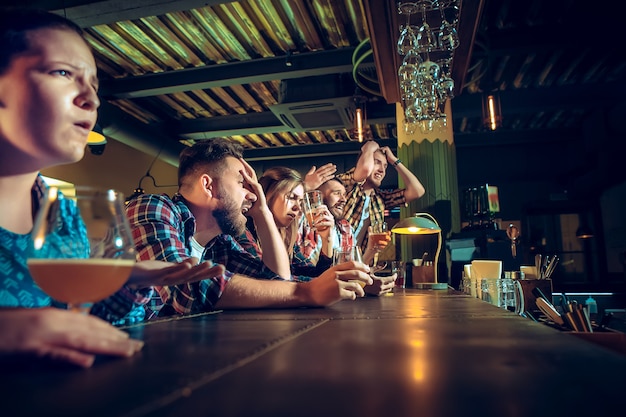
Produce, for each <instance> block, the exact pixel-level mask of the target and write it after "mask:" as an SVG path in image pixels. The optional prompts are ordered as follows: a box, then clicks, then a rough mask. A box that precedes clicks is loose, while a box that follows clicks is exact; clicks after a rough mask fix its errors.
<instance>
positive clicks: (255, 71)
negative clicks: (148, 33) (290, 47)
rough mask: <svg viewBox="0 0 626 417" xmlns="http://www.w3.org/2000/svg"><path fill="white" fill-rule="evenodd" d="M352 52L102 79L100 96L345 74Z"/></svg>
mask: <svg viewBox="0 0 626 417" xmlns="http://www.w3.org/2000/svg"><path fill="white" fill-rule="evenodd" d="M354 49H355V48H353V47H349V48H341V49H335V50H331V51H321V52H309V53H303V54H295V55H292V56H291V62H292V65H291V66H290V67H288V66H287V65H285V62H286V61H285V57H275V58H263V59H256V60H250V61H245V62H233V63H229V64H220V65H210V66H207V67H201V68H188V69H182V70H176V71H168V72H163V73H160V74H147V75H140V76H136V77H125V78H121V79H115V80H103V81H102V83H101V87H100V95H101V96H102V97H103V98H105V99H113V98H137V97H147V96H155V95H162V94H172V93H177V92H183V91H192V90H202V89H209V88H216V87H228V86H231V85H243V84H249V83H254V82H265V81H274V80H284V79H291V78H303V77H311V76H317V75H327V74H340V73H347V72H351V71H352V53H353V52H354Z"/></svg>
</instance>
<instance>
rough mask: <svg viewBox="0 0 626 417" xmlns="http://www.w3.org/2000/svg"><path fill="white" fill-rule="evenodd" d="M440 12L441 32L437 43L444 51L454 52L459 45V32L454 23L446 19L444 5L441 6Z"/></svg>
mask: <svg viewBox="0 0 626 417" xmlns="http://www.w3.org/2000/svg"><path fill="white" fill-rule="evenodd" d="M439 13H440V15H441V26H439V33H438V34H437V43H438V45H439V48H440V49H441V50H442V51H449V52H452V51H453V50H455V49H456V48H458V46H459V34H458V33H457V31H456V29H455V27H454V25H452V24H450V23H449V22H448V20H447V19H446V15H445V12H444V8H443V7H439Z"/></svg>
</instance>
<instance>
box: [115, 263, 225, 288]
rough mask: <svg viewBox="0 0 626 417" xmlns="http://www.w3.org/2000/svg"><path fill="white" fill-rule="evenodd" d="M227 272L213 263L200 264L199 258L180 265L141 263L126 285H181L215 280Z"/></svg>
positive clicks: (140, 286)
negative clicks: (210, 279)
mask: <svg viewBox="0 0 626 417" xmlns="http://www.w3.org/2000/svg"><path fill="white" fill-rule="evenodd" d="M224 272H225V268H224V266H223V265H219V264H213V263H212V262H211V261H205V262H201V263H198V258H189V259H185V260H184V261H182V262H180V263H172V262H163V261H154V260H149V261H139V262H137V263H136V264H135V267H134V268H133V272H132V273H131V276H130V278H129V279H128V282H127V283H126V285H127V286H128V287H130V288H132V289H138V288H146V287H151V286H154V285H158V286H165V285H181V284H187V283H190V282H197V281H201V280H203V279H209V278H215V277H218V276H220V275H222V274H223V273H224Z"/></svg>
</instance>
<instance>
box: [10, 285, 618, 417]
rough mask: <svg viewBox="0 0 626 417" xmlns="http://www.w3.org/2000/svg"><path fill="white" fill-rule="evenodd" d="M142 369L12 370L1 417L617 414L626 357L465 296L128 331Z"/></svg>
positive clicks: (192, 320) (113, 363)
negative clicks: (139, 344)
mask: <svg viewBox="0 0 626 417" xmlns="http://www.w3.org/2000/svg"><path fill="white" fill-rule="evenodd" d="M128 331H129V332H130V333H131V334H132V336H133V337H136V338H141V339H143V340H145V342H146V345H145V347H144V349H143V350H142V351H141V352H140V353H139V354H137V355H136V356H135V357H133V358H130V359H106V358H104V359H102V360H99V361H98V363H96V364H95V365H94V367H93V368H92V369H87V370H79V369H73V368H71V369H70V368H65V367H63V368H56V367H55V368H50V367H47V368H42V367H33V368H31V369H27V370H7V369H4V370H2V371H0V377H2V378H1V382H0V399H1V403H0V415H2V416H7V417H16V416H80V417H96V416H106V417H114V416H181V417H185V416H220V417H224V416H246V417H251V416H268V417H281V416H285V417H287V416H290V417H291V416H312V417H324V416H341V417H349V416H355V417H356V416H358V417H368V416H372V417H386V416H390V417H403V416H424V417H440V416H441V417H447V416H450V417H460V416H481V417H490V416H493V417H506V416H515V417H518V416H522V417H524V416H529V417H540V416H551V415H559V416H588V415H595V416H610V415H616V416H620V415H624V414H625V413H626V407H625V404H626V401H625V398H626V356H624V355H621V354H619V353H617V352H614V351H612V350H608V349H606V348H603V347H600V346H598V345H596V344H593V343H590V342H587V341H584V340H581V339H579V338H576V337H573V336H572V335H569V334H566V333H563V332H559V331H558V330H555V329H553V328H551V327H549V326H546V325H544V324H541V323H536V322H533V321H531V320H528V319H525V318H522V317H519V316H516V315H515V314H513V313H511V312H508V311H506V310H503V309H499V308H497V307H494V306H492V305H490V304H487V303H485V302H483V301H480V300H478V299H476V298H471V297H469V296H467V295H463V294H460V293H457V292H454V291H421V290H411V289H407V290H397V291H396V293H395V294H394V295H393V296H384V297H367V298H362V299H358V300H356V301H354V302H350V301H343V302H340V303H338V304H336V305H334V306H332V307H329V308H320V309H290V310H247V311H225V312H218V313H214V314H206V315H198V316H190V317H185V318H179V319H172V320H160V321H155V322H148V323H146V324H143V325H140V326H135V327H132V328H129V329H128Z"/></svg>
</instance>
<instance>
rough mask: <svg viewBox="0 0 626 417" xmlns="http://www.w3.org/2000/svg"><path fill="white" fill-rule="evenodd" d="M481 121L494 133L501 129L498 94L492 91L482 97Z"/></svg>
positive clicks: (500, 110) (500, 109)
mask: <svg viewBox="0 0 626 417" xmlns="http://www.w3.org/2000/svg"><path fill="white" fill-rule="evenodd" d="M483 120H484V124H485V126H486V127H487V129H489V130H491V131H494V130H496V129H499V128H501V127H502V108H501V107H500V93H499V92H498V91H497V90H496V91H492V92H490V93H488V94H486V95H485V96H484V97H483Z"/></svg>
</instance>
